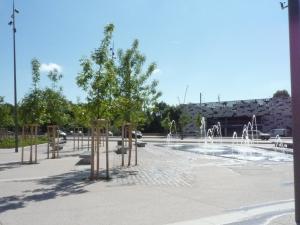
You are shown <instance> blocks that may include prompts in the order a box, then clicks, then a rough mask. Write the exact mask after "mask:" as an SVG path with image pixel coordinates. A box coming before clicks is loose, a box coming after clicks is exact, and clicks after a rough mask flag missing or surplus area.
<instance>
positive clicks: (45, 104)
mask: <svg viewBox="0 0 300 225" xmlns="http://www.w3.org/2000/svg"><path fill="white" fill-rule="evenodd" d="M31 66H32V87H33V88H32V89H31V90H30V91H29V93H28V94H26V95H25V97H24V98H23V99H22V101H21V105H20V108H19V110H20V120H21V123H22V124H29V123H37V124H40V125H42V126H43V125H48V124H57V125H65V124H67V123H68V120H69V118H70V117H69V114H68V113H67V112H68V110H69V104H68V102H67V100H66V98H65V97H64V96H63V94H62V89H61V88H58V81H59V80H60V79H61V78H62V74H60V73H59V72H58V70H53V71H50V72H49V74H48V75H47V76H48V78H49V79H50V81H51V87H52V88H49V87H47V88H45V89H40V88H39V87H38V85H39V81H40V62H39V61H38V60H37V59H36V58H34V59H32V61H31Z"/></svg>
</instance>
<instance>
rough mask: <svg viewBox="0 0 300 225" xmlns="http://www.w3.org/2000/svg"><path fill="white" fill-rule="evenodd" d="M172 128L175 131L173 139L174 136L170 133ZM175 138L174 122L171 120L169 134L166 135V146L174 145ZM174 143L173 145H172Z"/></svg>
mask: <svg viewBox="0 0 300 225" xmlns="http://www.w3.org/2000/svg"><path fill="white" fill-rule="evenodd" d="M172 127H174V129H175V130H174V131H175V137H174V134H173V133H172ZM176 138H177V128H176V122H175V120H172V121H171V123H170V126H169V133H168V135H167V145H168V146H170V145H174V144H176V140H177V139H176ZM174 142H175V143H174Z"/></svg>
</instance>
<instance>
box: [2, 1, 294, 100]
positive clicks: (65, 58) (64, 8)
mask: <svg viewBox="0 0 300 225" xmlns="http://www.w3.org/2000/svg"><path fill="white" fill-rule="evenodd" d="M15 5H16V8H17V9H18V10H19V11H20V13H19V14H17V17H16V28H17V33H16V50H17V59H16V61H17V91H18V101H21V99H22V97H24V95H25V94H26V93H28V92H29V90H30V88H31V65H30V61H31V59H32V58H34V57H36V58H38V59H39V61H40V62H41V63H42V68H41V71H42V79H41V87H45V86H50V83H49V81H48V79H47V77H46V74H47V72H48V71H49V70H51V69H53V68H56V69H59V70H60V71H61V73H62V74H63V75H64V77H63V79H62V80H61V82H60V85H61V86H62V87H63V91H64V95H65V96H66V97H67V98H68V99H69V100H71V101H73V102H76V101H77V99H78V98H79V99H80V100H81V101H85V97H86V94H85V93H84V92H83V91H82V90H81V89H80V88H78V87H77V85H76V82H75V79H76V76H77V75H78V73H79V72H80V71H81V68H80V64H79V60H80V59H81V58H82V57H88V56H89V55H90V53H91V52H92V51H93V50H94V49H95V48H97V47H98V46H99V44H100V41H101V39H102V37H103V28H104V26H105V25H106V24H108V23H113V24H114V25H115V32H114V36H113V40H114V47H115V49H118V48H122V49H126V48H129V47H130V45H131V43H132V41H133V40H134V39H135V38H137V39H139V41H140V49H141V51H142V52H143V53H144V54H145V55H146V58H147V61H146V64H149V63H151V62H156V63H157V65H158V68H157V70H156V71H155V73H154V74H153V79H157V80H159V86H158V89H159V90H160V91H162V93H163V95H162V97H161V98H160V100H161V101H165V102H167V103H169V104H173V105H174V104H178V103H179V101H180V103H183V99H184V95H185V91H186V89H187V93H186V103H190V102H191V103H199V101H200V97H199V96H200V93H202V102H212V101H217V100H218V96H220V100H221V101H230V100H241V99H253V98H268V97H271V96H272V95H273V93H274V92H275V91H276V90H279V89H286V90H288V91H289V92H290V68H289V35H288V12H287V10H281V9H280V5H279V1H277V0H251V1H241V0H226V1H204V0H110V1H107V0H86V1H80V0H51V1H50V0H43V1H41V0H26V1H25V0H15ZM11 13H12V0H0V96H5V101H7V102H10V103H12V102H13V54H12V53H13V49H12V30H11V27H10V26H8V22H9V21H10V16H11Z"/></svg>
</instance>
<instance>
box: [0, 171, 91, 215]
mask: <svg viewBox="0 0 300 225" xmlns="http://www.w3.org/2000/svg"><path fill="white" fill-rule="evenodd" d="M88 174H89V171H88V170H87V171H81V172H78V171H73V172H68V173H63V174H59V175H55V176H50V177H47V178H44V179H40V180H36V181H35V182H36V183H37V184H38V185H44V186H45V187H42V188H37V189H33V190H26V191H24V192H23V194H21V195H11V196H5V197H1V198H0V214H1V213H3V212H6V211H8V210H16V209H19V208H24V207H26V205H27V204H28V203H29V202H40V201H46V200H50V199H54V198H56V197H64V196H69V195H75V194H82V193H86V192H87V190H86V189H85V187H86V186H87V185H89V184H92V183H91V182H89V181H88V180H87V179H86V178H87V177H88ZM18 182H28V181H18Z"/></svg>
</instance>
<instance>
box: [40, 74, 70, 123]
mask: <svg viewBox="0 0 300 225" xmlns="http://www.w3.org/2000/svg"><path fill="white" fill-rule="evenodd" d="M62 77H63V75H62V74H60V73H59V71H58V70H56V69H54V70H52V71H50V72H49V74H48V78H49V79H50V81H51V83H52V84H51V87H52V88H49V87H47V88H46V89H45V90H44V91H43V98H44V102H45V112H46V113H45V114H46V123H47V124H57V125H66V124H67V123H68V122H69V114H68V113H67V112H68V111H69V110H70V109H69V108H70V106H69V103H68V101H67V99H66V98H65V96H64V95H63V93H62V88H61V87H58V82H59V80H61V79H62Z"/></svg>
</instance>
